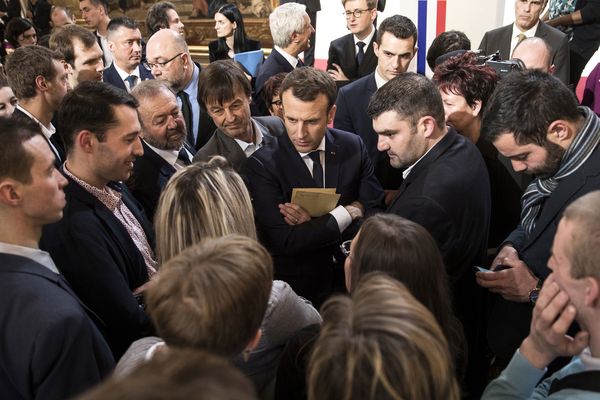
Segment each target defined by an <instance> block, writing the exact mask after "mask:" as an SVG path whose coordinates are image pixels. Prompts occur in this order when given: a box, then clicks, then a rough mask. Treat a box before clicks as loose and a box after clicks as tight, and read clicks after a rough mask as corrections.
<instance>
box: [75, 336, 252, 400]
mask: <svg viewBox="0 0 600 400" xmlns="http://www.w3.org/2000/svg"><path fill="white" fill-rule="evenodd" d="M256 398H257V397H256V394H255V389H254V385H252V383H251V382H250V381H249V380H248V378H246V377H245V376H244V374H242V372H240V371H239V370H238V369H237V368H235V367H234V366H233V365H231V363H230V362H228V361H227V360H225V359H223V358H221V357H219V356H217V355H214V354H212V353H209V352H207V351H200V350H193V349H181V348H177V347H170V346H169V347H168V348H166V349H164V350H163V349H160V350H158V351H156V352H155V354H154V355H153V356H152V358H151V359H150V360H149V361H146V362H144V363H142V364H140V366H138V367H136V368H135V369H134V370H133V371H132V372H131V373H129V374H128V375H127V376H126V377H125V378H122V377H117V376H114V377H112V378H109V379H108V380H106V381H105V382H103V383H102V384H100V385H99V386H97V387H95V388H94V389H92V390H91V391H89V392H87V393H85V394H84V395H83V396H81V397H78V399H79V400H105V399H112V400H212V399H220V400H254V399H256Z"/></svg>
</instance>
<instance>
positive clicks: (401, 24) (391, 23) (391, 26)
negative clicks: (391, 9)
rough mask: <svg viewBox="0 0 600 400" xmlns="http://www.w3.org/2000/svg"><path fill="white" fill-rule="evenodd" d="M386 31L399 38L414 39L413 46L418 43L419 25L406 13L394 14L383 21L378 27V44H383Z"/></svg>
mask: <svg viewBox="0 0 600 400" xmlns="http://www.w3.org/2000/svg"><path fill="white" fill-rule="evenodd" d="M385 32H389V33H391V34H392V35H394V36H395V37H396V38H398V39H408V38H409V37H412V38H413V39H414V41H413V46H416V45H417V27H416V26H415V24H414V23H413V22H412V21H411V20H410V18H407V17H405V16H404V15H398V14H396V15H392V16H391V17H387V18H386V19H384V20H383V22H381V25H379V28H378V29H377V40H376V42H377V44H381V38H382V37H383V34H384V33H385Z"/></svg>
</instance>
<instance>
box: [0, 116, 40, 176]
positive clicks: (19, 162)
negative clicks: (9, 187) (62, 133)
mask: <svg viewBox="0 0 600 400" xmlns="http://www.w3.org/2000/svg"><path fill="white" fill-rule="evenodd" d="M41 134H42V131H41V128H40V126H39V125H38V124H36V123H35V122H34V121H33V120H31V119H30V118H24V117H15V116H12V117H10V118H5V117H0V138H2V140H0V179H4V178H12V179H14V180H16V181H19V182H21V183H24V184H27V183H29V182H31V166H32V165H33V161H34V159H33V155H32V154H31V153H29V152H28V151H27V150H26V149H25V147H23V143H24V142H26V141H28V140H29V139H31V138H33V137H34V136H36V135H41Z"/></svg>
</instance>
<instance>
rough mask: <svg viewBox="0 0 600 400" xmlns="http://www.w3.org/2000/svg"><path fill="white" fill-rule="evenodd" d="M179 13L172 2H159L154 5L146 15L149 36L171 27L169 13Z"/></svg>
mask: <svg viewBox="0 0 600 400" xmlns="http://www.w3.org/2000/svg"><path fill="white" fill-rule="evenodd" d="M169 10H173V11H175V12H176V11H177V9H176V8H175V5H174V4H173V3H171V2H170V1H159V2H158V3H154V4H153V5H152V7H150V9H149V10H148V14H146V27H147V28H148V36H152V35H154V34H155V33H156V32H158V31H159V30H161V29H166V28H168V27H169V16H168V15H167V11H169Z"/></svg>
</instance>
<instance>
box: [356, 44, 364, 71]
mask: <svg viewBox="0 0 600 400" xmlns="http://www.w3.org/2000/svg"><path fill="white" fill-rule="evenodd" d="M356 45H357V46H358V53H356V64H357V65H358V66H360V64H362V62H363V59H364V58H365V45H366V44H365V42H358V43H356Z"/></svg>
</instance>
